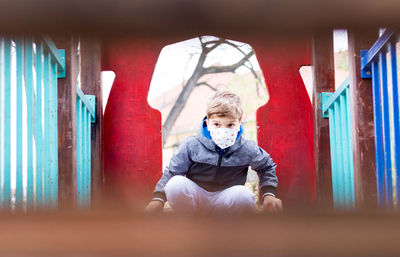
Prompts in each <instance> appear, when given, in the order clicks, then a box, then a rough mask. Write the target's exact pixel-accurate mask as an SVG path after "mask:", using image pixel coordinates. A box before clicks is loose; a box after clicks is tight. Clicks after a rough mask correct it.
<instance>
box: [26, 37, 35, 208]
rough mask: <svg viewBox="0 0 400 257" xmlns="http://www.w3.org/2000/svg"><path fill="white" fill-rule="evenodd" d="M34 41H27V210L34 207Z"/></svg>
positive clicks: (27, 39)
mask: <svg viewBox="0 0 400 257" xmlns="http://www.w3.org/2000/svg"><path fill="white" fill-rule="evenodd" d="M32 44H33V41H32V39H31V38H26V39H25V95H26V106H27V108H26V109H27V110H26V111H27V115H26V116H27V117H26V118H27V120H26V123H27V132H26V133H27V188H26V204H27V208H29V209H31V208H32V207H33V129H32V128H33V126H34V123H33V109H34V107H33V71H32V69H33V49H32Z"/></svg>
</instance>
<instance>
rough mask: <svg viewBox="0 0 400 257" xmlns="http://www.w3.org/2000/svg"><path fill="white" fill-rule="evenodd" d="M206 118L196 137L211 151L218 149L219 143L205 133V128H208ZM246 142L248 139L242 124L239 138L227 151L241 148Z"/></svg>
mask: <svg viewBox="0 0 400 257" xmlns="http://www.w3.org/2000/svg"><path fill="white" fill-rule="evenodd" d="M206 119H207V118H204V119H203V121H202V122H201V126H200V129H199V130H198V131H197V133H196V135H195V138H196V139H197V140H198V141H200V143H202V144H203V145H204V146H205V147H206V148H207V149H209V150H210V151H214V152H215V151H216V147H217V145H216V144H215V143H214V141H213V140H212V139H211V137H209V138H208V137H206V136H205V135H204V133H203V130H204V129H206V130H207V131H208V129H207V125H206ZM245 142H246V139H245V138H244V136H243V125H242V124H240V131H239V133H238V138H237V139H236V141H235V143H234V144H233V145H232V146H230V147H229V150H228V151H227V153H230V152H233V151H236V150H237V149H239V148H240V147H241V146H242V145H243V144H244V143H245Z"/></svg>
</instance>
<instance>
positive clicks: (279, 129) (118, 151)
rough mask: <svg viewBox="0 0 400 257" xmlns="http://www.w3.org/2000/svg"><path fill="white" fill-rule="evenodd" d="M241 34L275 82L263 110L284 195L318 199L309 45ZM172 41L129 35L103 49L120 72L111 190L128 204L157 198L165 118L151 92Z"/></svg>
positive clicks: (110, 147)
mask: <svg viewBox="0 0 400 257" xmlns="http://www.w3.org/2000/svg"><path fill="white" fill-rule="evenodd" d="M235 39H236V40H240V41H242V42H247V43H249V44H251V45H252V46H253V47H254V48H255V51H256V54H257V58H258V61H259V63H260V66H261V68H262V69H263V73H264V77H265V80H266V84H267V86H268V90H269V94H270V101H269V102H268V104H267V105H265V106H263V107H261V108H260V109H259V110H258V112H257V119H258V126H260V128H259V135H258V141H259V144H260V146H262V147H263V148H265V149H266V150H267V151H268V152H269V153H270V154H271V156H272V157H273V159H274V161H275V162H276V163H277V164H278V169H277V174H278V177H279V183H280V186H279V190H278V194H279V197H281V198H282V199H283V200H284V202H285V203H286V204H287V206H290V205H293V204H303V203H311V202H313V201H314V199H315V175H314V159H313V154H314V153H313V123H312V107H311V102H310V100H309V97H308V95H307V92H306V89H305V86H304V83H303V81H302V79H301V77H300V74H299V68H300V67H301V66H302V65H309V64H310V51H309V42H308V40H306V39H304V38H300V39H298V38H294V39H293V38H292V39H288V38H258V39H254V38H253V39H250V40H246V38H235ZM178 41H179V40H176V41H175V42H178ZM163 42H164V43H163ZM171 42H173V41H171V39H169V41H168V42H167V41H163V40H160V39H154V40H135V39H125V40H112V41H108V42H105V43H104V46H103V70H113V71H114V72H115V73H116V78H115V81H114V84H113V88H112V90H111V93H110V96H109V100H108V104H107V106H106V111H105V115H104V139H105V142H104V147H105V149H104V153H105V156H104V157H105V158H104V162H105V165H104V168H105V171H104V172H105V191H106V192H109V193H110V192H114V193H117V196H122V198H123V199H125V200H126V201H128V202H132V201H133V202H134V201H136V200H137V199H140V197H139V196H145V198H147V199H150V197H151V194H150V192H151V191H152V190H153V188H154V185H155V183H156V182H157V180H158V179H159V177H160V176H161V134H160V131H161V115H160V113H159V112H158V111H157V110H153V109H152V108H150V107H149V106H148V104H147V101H146V97H147V92H148V89H149V85H150V81H151V76H152V73H153V71H154V66H155V63H156V61H157V58H158V55H159V52H160V50H161V49H162V47H163V46H165V45H167V44H169V43H171Z"/></svg>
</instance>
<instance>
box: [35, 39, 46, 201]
mask: <svg viewBox="0 0 400 257" xmlns="http://www.w3.org/2000/svg"><path fill="white" fill-rule="evenodd" d="M43 62H44V60H43V43H42V42H41V41H39V42H36V64H35V66H36V67H35V70H36V97H35V98H36V115H35V117H36V122H35V126H36V128H35V146H36V194H35V200H36V207H43V198H44V195H43V194H44V190H43V163H44V147H43V127H42V117H43V114H42V104H43V102H42V92H43V91H42V90H43V73H44V63H43Z"/></svg>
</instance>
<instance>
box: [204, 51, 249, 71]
mask: <svg viewBox="0 0 400 257" xmlns="http://www.w3.org/2000/svg"><path fill="white" fill-rule="evenodd" d="M253 54H254V52H253V51H251V52H249V53H248V54H247V55H246V56H245V57H243V58H242V59H241V60H240V61H238V62H237V63H235V64H232V65H226V66H211V67H208V68H204V74H210V73H222V72H234V71H236V70H237V69H238V68H239V67H240V66H242V65H243V64H245V63H246V62H247V61H248V60H249V58H250V57H251V56H253Z"/></svg>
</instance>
